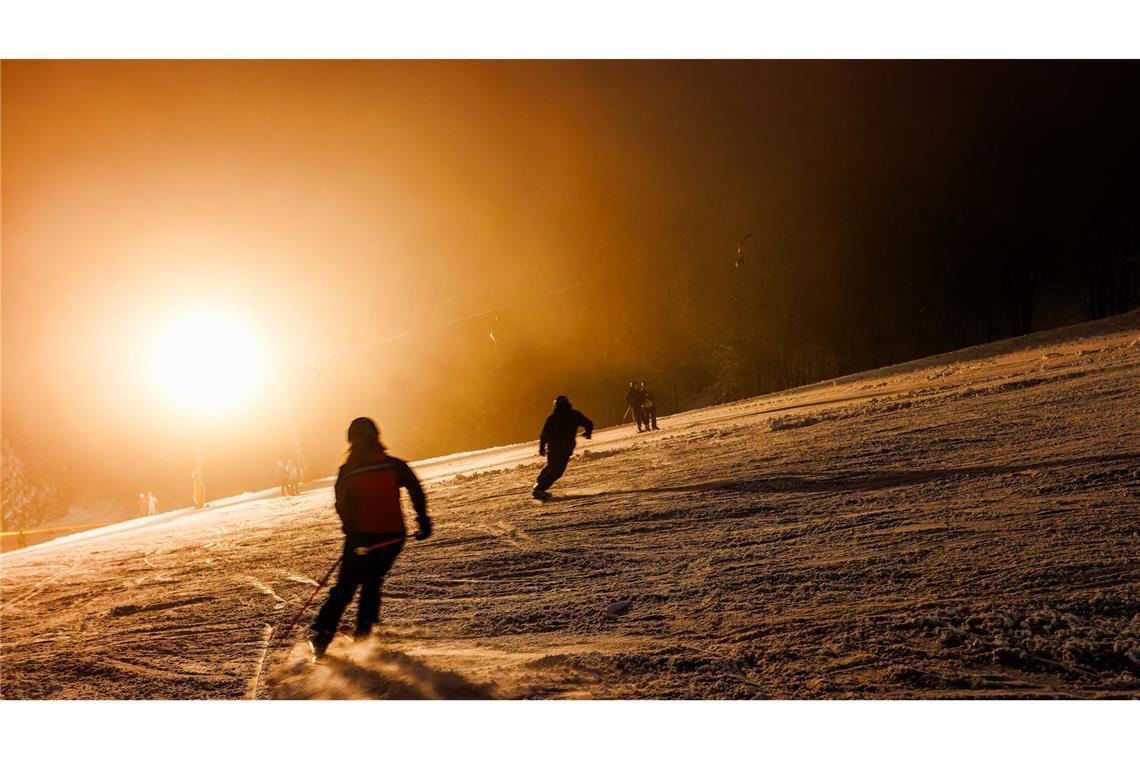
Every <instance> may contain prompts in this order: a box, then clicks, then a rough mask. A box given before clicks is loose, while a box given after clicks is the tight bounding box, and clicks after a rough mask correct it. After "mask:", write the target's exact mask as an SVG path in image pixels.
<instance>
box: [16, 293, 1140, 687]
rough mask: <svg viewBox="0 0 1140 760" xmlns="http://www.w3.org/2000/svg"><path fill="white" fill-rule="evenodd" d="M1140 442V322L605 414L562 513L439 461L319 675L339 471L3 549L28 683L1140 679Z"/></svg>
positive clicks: (483, 467) (506, 476) (21, 676)
mask: <svg viewBox="0 0 1140 760" xmlns="http://www.w3.org/2000/svg"><path fill="white" fill-rule="evenodd" d="M556 390H557V389H553V390H552V391H551V392H552V393H554V392H555V391H556ZM584 411H586V412H587V413H589V411H590V410H589V409H586V410H584ZM346 422H347V421H346ZM1138 432H1140V312H1133V313H1132V314H1129V315H1125V316H1123V317H1118V318H1114V319H1111V320H1104V321H1101V322H1095V323H1089V324H1086V325H1080V326H1077V327H1074V328H1067V329H1064V330H1059V331H1054V332H1052V333H1044V334H1039V335H1033V336H1028V337H1026V338H1019V339H1015V340H1010V341H1003V342H1001V343H996V344H991V345H988V346H982V347H978V348H974V349H969V350H966V351H959V352H956V353H953V354H948V355H944V356H940V357H934V358H931V359H926V360H922V361H918V362H912V363H910V364H906V365H900V366H897V367H890V368H885V369H882V370H878V371H875V372H870V373H864V374H861V375H856V376H853V377H848V378H843V379H840V380H838V381H835V382H827V383H821V384H818V385H814V386H810V387H807V388H801V389H797V390H794V391H789V392H786V393H780V394H775V395H771V396H765V397H762V398H756V399H750V400H748V401H744V402H740V403H736V404H729V405H725V406H719V407H715V408H709V409H702V410H698V411H694V412H689V413H685V414H678V415H674V416H671V417H665V418H662V420H661V430H660V431H659V432H654V433H649V434H641V435H638V434H636V433H634V432H633V430H632V428H631V427H629V426H627V427H625V428H622V429H620V430H619V429H609V430H605V431H599V433H598V434H597V435H596V436H595V438H594V440H593V441H590V442H583V445H580V447H579V451H578V453H577V455H576V456H575V458H574V460H573V461H572V463H571V466H570V468H569V470H568V473H567V475H566V476H565V477H564V478H563V479H562V480H561V481H560V482H559V483H558V484H556V486H555V488H554V492H555V493H556V498H555V499H554V500H553V501H550V502H548V503H545V504H540V503H538V502H535V501H532V500H531V499H530V496H529V494H530V489H531V486H532V483H533V480H534V476H535V474H536V472H537V470H538V468H539V466H540V460H539V458H538V457H537V455H536V453H535V451H536V446H535V444H533V443H527V444H524V445H519V446H514V447H504V448H499V449H493V450H489V451H486V452H474V453H471V454H461V455H453V456H449V457H442V458H440V459H437V460H432V461H429V462H425V463H421V464H420V465H419V466H418V470H419V471H420V474H421V476H422V477H423V478H424V479H425V481H426V484H427V487H428V497H429V508H430V510H431V512H432V515H433V517H434V519H435V525H436V534H435V536H434V537H433V538H432V539H431V540H429V541H426V542H422V543H416V542H409V545H408V547H407V548H406V549H405V551H404V553H403V554H402V556H401V557H400V559H399V560H398V562H397V564H396V567H395V568H394V570H393V571H392V573H391V574H390V575H389V578H388V581H387V582H386V584H385V588H384V602H383V607H382V624H383V627H382V630H381V632H380V635H378V636H377V637H375V638H374V639H373V640H372V641H369V642H361V643H355V644H354V643H352V642H351V641H349V640H348V639H347V638H343V637H338V639H337V640H336V641H335V642H334V643H333V645H332V647H331V649H330V655H331V657H330V658H329V659H328V660H327V661H326V662H324V663H323V664H320V665H316V666H313V665H310V664H309V663H308V657H307V652H308V650H307V647H305V645H304V644H303V636H304V626H305V624H307V623H308V622H309V621H311V619H312V616H313V614H314V613H315V607H316V605H314V606H313V607H312V608H310V610H309V612H308V613H307V615H306V617H305V619H304V620H303V621H302V624H301V625H300V626H298V628H297V629H295V630H294V631H293V632H292V633H291V634H290V635H289V637H288V639H287V640H281V639H280V634H281V633H282V628H283V627H284V623H285V621H286V620H287V619H288V618H289V617H291V616H292V614H293V612H294V611H295V610H296V609H297V608H298V605H299V604H300V603H301V602H302V601H303V600H304V599H306V598H308V597H309V595H310V594H311V593H312V591H313V588H314V585H315V580H316V579H318V578H320V577H321V576H322V575H323V574H324V572H325V571H326V569H327V568H328V567H329V565H330V564H331V563H332V562H333V561H334V560H335V558H336V556H337V554H338V552H339V549H340V532H339V528H338V523H337V519H336V516H335V514H334V513H333V510H332V507H331V501H332V494H331V491H330V489H329V488H328V486H327V485H325V484H322V485H321V486H320V487H319V488H317V489H315V490H311V491H308V492H306V493H304V494H302V495H301V496H299V497H289V498H273V497H268V496H266V495H259V496H260V498H253V499H251V500H248V501H244V502H242V501H238V502H236V503H231V504H227V505H224V506H220V507H217V508H214V509H207V510H203V511H199V512H194V511H182V512H178V513H176V514H174V515H172V516H171V517H169V519H152V520H147V519H143V520H138V521H134V522H132V523H129V524H124V525H120V526H115V528H114V529H113V530H105V531H102V532H101V534H96V535H91V534H88V535H79V536H74V537H71V538H69V539H68V540H66V541H55V542H51V543H48V544H41V545H39V546H35V547H31V548H29V549H27V550H22V551H18V552H11V553H9V554H6V555H4V556H3V557H2V559H0V562H2V566H3V586H2V591H3V597H2V605H3V606H2V608H0V615H2V619H0V622H2V625H3V629H2V633H0V664H2V666H3V672H2V681H0V689H2V692H3V693H2V695H0V696H3V697H4V698H6V699H16V698H87V699H91V698H108V699H110V698H114V699H132V698H149V699H155V698H196V699H201V698H211V699H215V698H226V699H237V698H248V697H251V696H256V697H257V698H260V699H267V698H370V697H395V698H436V697H440V698H447V697H476V698H480V697H504V698H521V697H532V698H534V697H537V698H567V697H594V698H650V699H655V698H765V697H768V698H821V697H922V698H928V697H1012V696H1021V697H1105V696H1109V697H1113V696H1116V697H1137V696H1140V436H1138ZM396 453H398V451H397V452H396ZM164 517H165V516H164ZM324 595H325V592H322V593H321V595H320V596H319V597H318V600H317V604H319V603H320V602H321V601H323V599H324ZM353 612H354V608H351V607H350V609H349V613H348V615H347V616H346V618H345V622H348V623H351V617H352V614H353ZM267 640H268V647H267V646H266V642H267Z"/></svg>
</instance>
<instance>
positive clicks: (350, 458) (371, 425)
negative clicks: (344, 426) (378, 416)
mask: <svg viewBox="0 0 1140 760" xmlns="http://www.w3.org/2000/svg"><path fill="white" fill-rule="evenodd" d="M383 453H384V444H383V443H382V442H381V441H380V428H379V427H378V426H377V425H376V423H375V422H373V421H372V420H370V419H368V418H367V417H357V418H356V419H355V420H353V421H352V424H351V425H349V426H348V448H346V449H345V450H344V462H345V464H355V463H357V462H366V461H368V460H369V459H371V458H372V457H374V456H376V455H377V454H383Z"/></svg>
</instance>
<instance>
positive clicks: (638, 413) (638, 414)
mask: <svg viewBox="0 0 1140 760" xmlns="http://www.w3.org/2000/svg"><path fill="white" fill-rule="evenodd" d="M630 409H632V410H633V421H634V422H636V423H637V429H638V430H641V426H642V425H644V426H646V427H648V426H649V423H648V422H646V421H645V409H644V408H643V407H640V406H631V407H630Z"/></svg>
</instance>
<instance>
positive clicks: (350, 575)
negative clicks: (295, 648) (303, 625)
mask: <svg viewBox="0 0 1140 760" xmlns="http://www.w3.org/2000/svg"><path fill="white" fill-rule="evenodd" d="M392 538H395V536H390V535H386V534H383V533H354V534H351V535H349V536H346V537H345V539H344V556H343V559H342V561H341V564H340V574H339V575H338V576H337V579H336V585H335V586H333V587H332V591H330V592H329V598H328V601H326V602H325V605H324V606H323V607H321V611H320V612H319V613H317V620H316V622H315V623H313V630H314V631H326V632H329V633H333V632H335V631H336V627H337V624H338V623H339V622H340V618H341V616H342V615H343V614H344V611H345V609H346V608H347V607H348V605H349V603H350V602H351V601H352V597H353V596H355V595H356V587H357V586H359V587H360V603H359V604H358V605H357V608H356V628H357V630H362V629H366V628H369V627H370V626H372V625H375V624H376V623H377V622H379V620H380V586H381V584H383V582H384V576H385V575H387V573H388V571H389V570H390V569H391V568H392V563H393V562H395V561H396V557H397V556H398V555H399V553H400V550H401V549H403V548H404V542H403V541H401V542H400V543H398V544H391V545H390V546H382V547H380V548H379V549H373V550H372V551H370V552H368V553H367V554H365V555H363V556H362V555H359V554H357V553H356V551H355V549H356V547H358V546H371V545H372V544H378V543H381V542H382V541H385V540H390V539H392Z"/></svg>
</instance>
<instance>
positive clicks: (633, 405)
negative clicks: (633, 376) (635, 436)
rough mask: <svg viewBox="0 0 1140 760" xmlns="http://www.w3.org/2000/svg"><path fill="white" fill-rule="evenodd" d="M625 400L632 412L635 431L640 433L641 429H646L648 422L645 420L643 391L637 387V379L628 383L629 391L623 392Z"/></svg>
mask: <svg viewBox="0 0 1140 760" xmlns="http://www.w3.org/2000/svg"><path fill="white" fill-rule="evenodd" d="M625 402H626V403H627V404H629V408H630V411H632V412H633V421H634V422H636V423H637V432H639V433H640V432H641V431H642V430H643V429H645V430H648V429H649V423H647V422H646V421H645V393H644V392H643V391H642V390H641V388H639V387H638V385H637V381H633V382H631V383H630V384H629V392H628V393H626V394H625ZM622 419H624V417H623V418H622ZM643 425H644V428H643V427H642V426H643Z"/></svg>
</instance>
